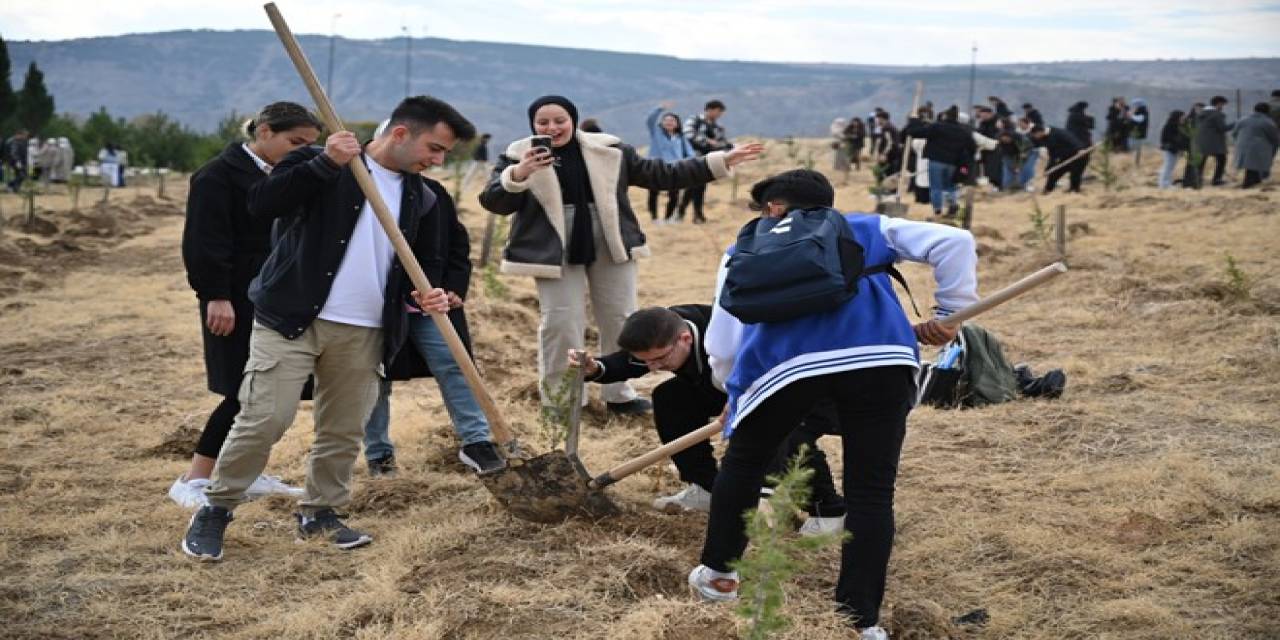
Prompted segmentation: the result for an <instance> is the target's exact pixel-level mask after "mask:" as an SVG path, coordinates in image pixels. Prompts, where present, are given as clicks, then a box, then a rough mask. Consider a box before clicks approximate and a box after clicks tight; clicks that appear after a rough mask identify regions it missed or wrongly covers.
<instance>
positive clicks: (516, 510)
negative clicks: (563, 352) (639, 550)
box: [480, 368, 620, 523]
mask: <svg viewBox="0 0 1280 640" xmlns="http://www.w3.org/2000/svg"><path fill="white" fill-rule="evenodd" d="M575 370H576V373H577V375H576V376H575V379H574V381H573V383H572V384H573V387H572V388H570V390H569V417H568V421H569V430H568V432H567V434H566V435H565V447H564V451H552V452H551V453H544V454H542V455H540V456H537V457H535V458H532V459H529V460H521V459H509V460H508V461H507V468H506V469H504V470H503V471H500V472H498V473H494V474H490V475H485V476H481V477H480V479H481V481H482V482H484V484H485V487H486V488H488V489H489V491H490V493H492V494H493V495H494V497H496V498H497V499H498V501H499V502H501V503H502V505H503V506H504V507H506V508H507V510H508V511H510V512H511V513H512V514H513V515H515V516H516V517H518V518H522V519H525V520H532V521H533V522H546V523H551V522H560V521H563V520H565V519H566V518H570V517H574V516H587V517H590V518H604V517H608V516H614V515H617V514H618V513H620V511H619V509H618V507H617V505H615V504H613V502H612V501H611V500H609V498H608V496H606V495H604V493H602V492H601V491H599V490H595V489H591V488H589V487H588V484H589V483H590V482H591V479H592V478H591V474H590V473H588V472H587V468H586V466H585V465H583V464H582V460H581V459H580V458H578V434H579V431H580V429H581V425H582V390H583V389H582V388H583V380H582V370H581V369H578V368H575Z"/></svg>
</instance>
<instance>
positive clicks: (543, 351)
mask: <svg viewBox="0 0 1280 640" xmlns="http://www.w3.org/2000/svg"><path fill="white" fill-rule="evenodd" d="M573 209H574V208H573V206H571V205H566V206H565V210H566V212H565V229H572V228H573V216H574V210H573ZM591 218H592V231H593V232H594V236H595V243H596V260H595V262H594V263H592V264H591V266H587V267H584V266H582V265H580V264H565V265H563V270H562V275H561V276H560V277H559V278H534V282H535V283H536V284H537V286H538V309H539V312H540V315H541V322H540V323H539V324H538V378H539V380H540V382H541V384H540V385H539V389H538V391H539V396H540V397H541V399H542V406H544V407H549V406H554V405H556V404H557V403H556V401H555V399H554V398H551V397H548V394H547V392H548V390H551V391H552V393H556V391H557V390H558V389H560V388H561V386H562V385H563V380H564V374H565V372H566V371H567V370H568V369H569V361H568V358H569V354H568V352H569V349H582V348H583V343H584V342H585V341H586V332H587V297H588V296H590V298H591V310H592V312H593V315H594V316H595V321H596V327H597V328H599V330H600V351H599V352H597V355H599V354H609V353H613V352H614V351H617V350H618V334H619V333H621V332H622V323H623V322H624V321H626V319H627V316H629V315H631V314H632V313H635V310H636V263H635V261H634V260H632V261H628V262H624V263H622V264H617V263H615V262H614V261H613V260H612V258H610V257H609V248H608V246H607V245H606V244H605V241H604V237H603V233H602V232H601V229H600V222H599V219H598V218H597V217H596V216H595V215H592V216H591ZM602 387H603V389H602V393H603V395H604V400H605V402H627V401H630V400H634V399H635V398H636V392H635V390H634V389H632V388H631V385H629V384H627V383H625V382H617V383H614V384H606V385H602ZM561 392H562V393H563V391H561ZM583 401H584V402H585V401H586V398H585V397H584V398H583Z"/></svg>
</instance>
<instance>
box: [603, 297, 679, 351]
mask: <svg viewBox="0 0 1280 640" xmlns="http://www.w3.org/2000/svg"><path fill="white" fill-rule="evenodd" d="M684 329H685V324H684V318H681V317H680V316H679V314H677V313H676V312H674V311H672V310H670V309H668V308H666V307H645V308H643V309H641V310H639V311H637V312H635V313H633V314H631V315H630V316H627V319H626V321H625V322H623V323H622V331H621V332H620V333H619V334H618V346H619V347H622V348H623V349H625V350H626V351H628V352H631V353H635V352H637V351H648V350H650V349H660V348H663V347H669V346H671V345H673V344H675V341H676V338H678V337H680V332H681V331H683V330H684Z"/></svg>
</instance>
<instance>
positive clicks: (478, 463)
mask: <svg viewBox="0 0 1280 640" xmlns="http://www.w3.org/2000/svg"><path fill="white" fill-rule="evenodd" d="M458 459H459V460H461V461H462V464H465V465H467V466H468V467H471V468H472V469H475V471H476V473H477V474H479V475H482V476H487V475H489V474H491V473H497V472H498V471H502V470H503V469H506V468H507V461H506V459H504V458H503V457H502V454H500V453H498V447H497V446H495V445H494V444H493V443H492V442H489V441H487V440H486V441H484V442H473V443H471V444H469V445H466V446H464V447H462V448H461V449H459V450H458Z"/></svg>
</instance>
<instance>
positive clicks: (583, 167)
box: [529, 96, 596, 265]
mask: <svg viewBox="0 0 1280 640" xmlns="http://www.w3.org/2000/svg"><path fill="white" fill-rule="evenodd" d="M549 104H554V105H558V106H560V107H562V108H564V110H565V111H567V112H569V119H570V120H571V121H572V122H571V123H570V127H571V129H572V130H573V131H574V132H575V133H571V134H570V136H569V142H568V143H567V144H565V145H564V146H563V147H552V148H551V153H552V154H553V155H555V157H556V166H555V167H553V168H554V170H555V172H556V180H557V181H559V182H560V200H561V202H563V203H564V204H571V205H573V210H574V214H573V228H572V229H570V230H569V256H568V262H569V264H581V265H589V264H591V263H593V262H595V261H596V243H595V238H594V237H593V235H592V233H591V209H590V208H589V206H588V205H590V204H591V203H592V202H594V201H595V196H594V194H592V192H591V179H590V177H589V175H588V174H587V163H586V161H585V160H583V158H582V147H580V146H579V145H578V137H577V134H576V130H577V127H578V108H577V107H576V106H574V104H573V103H572V102H570V101H569V99H568V98H565V97H562V96H542V97H541V98H538V99H537V100H534V101H533V103H532V104H530V105H529V130H530V131H533V133H535V134H536V133H537V131H536V130H535V129H534V126H533V116H534V114H536V113H537V112H538V109H541V108H542V107H544V106H546V105H549Z"/></svg>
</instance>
